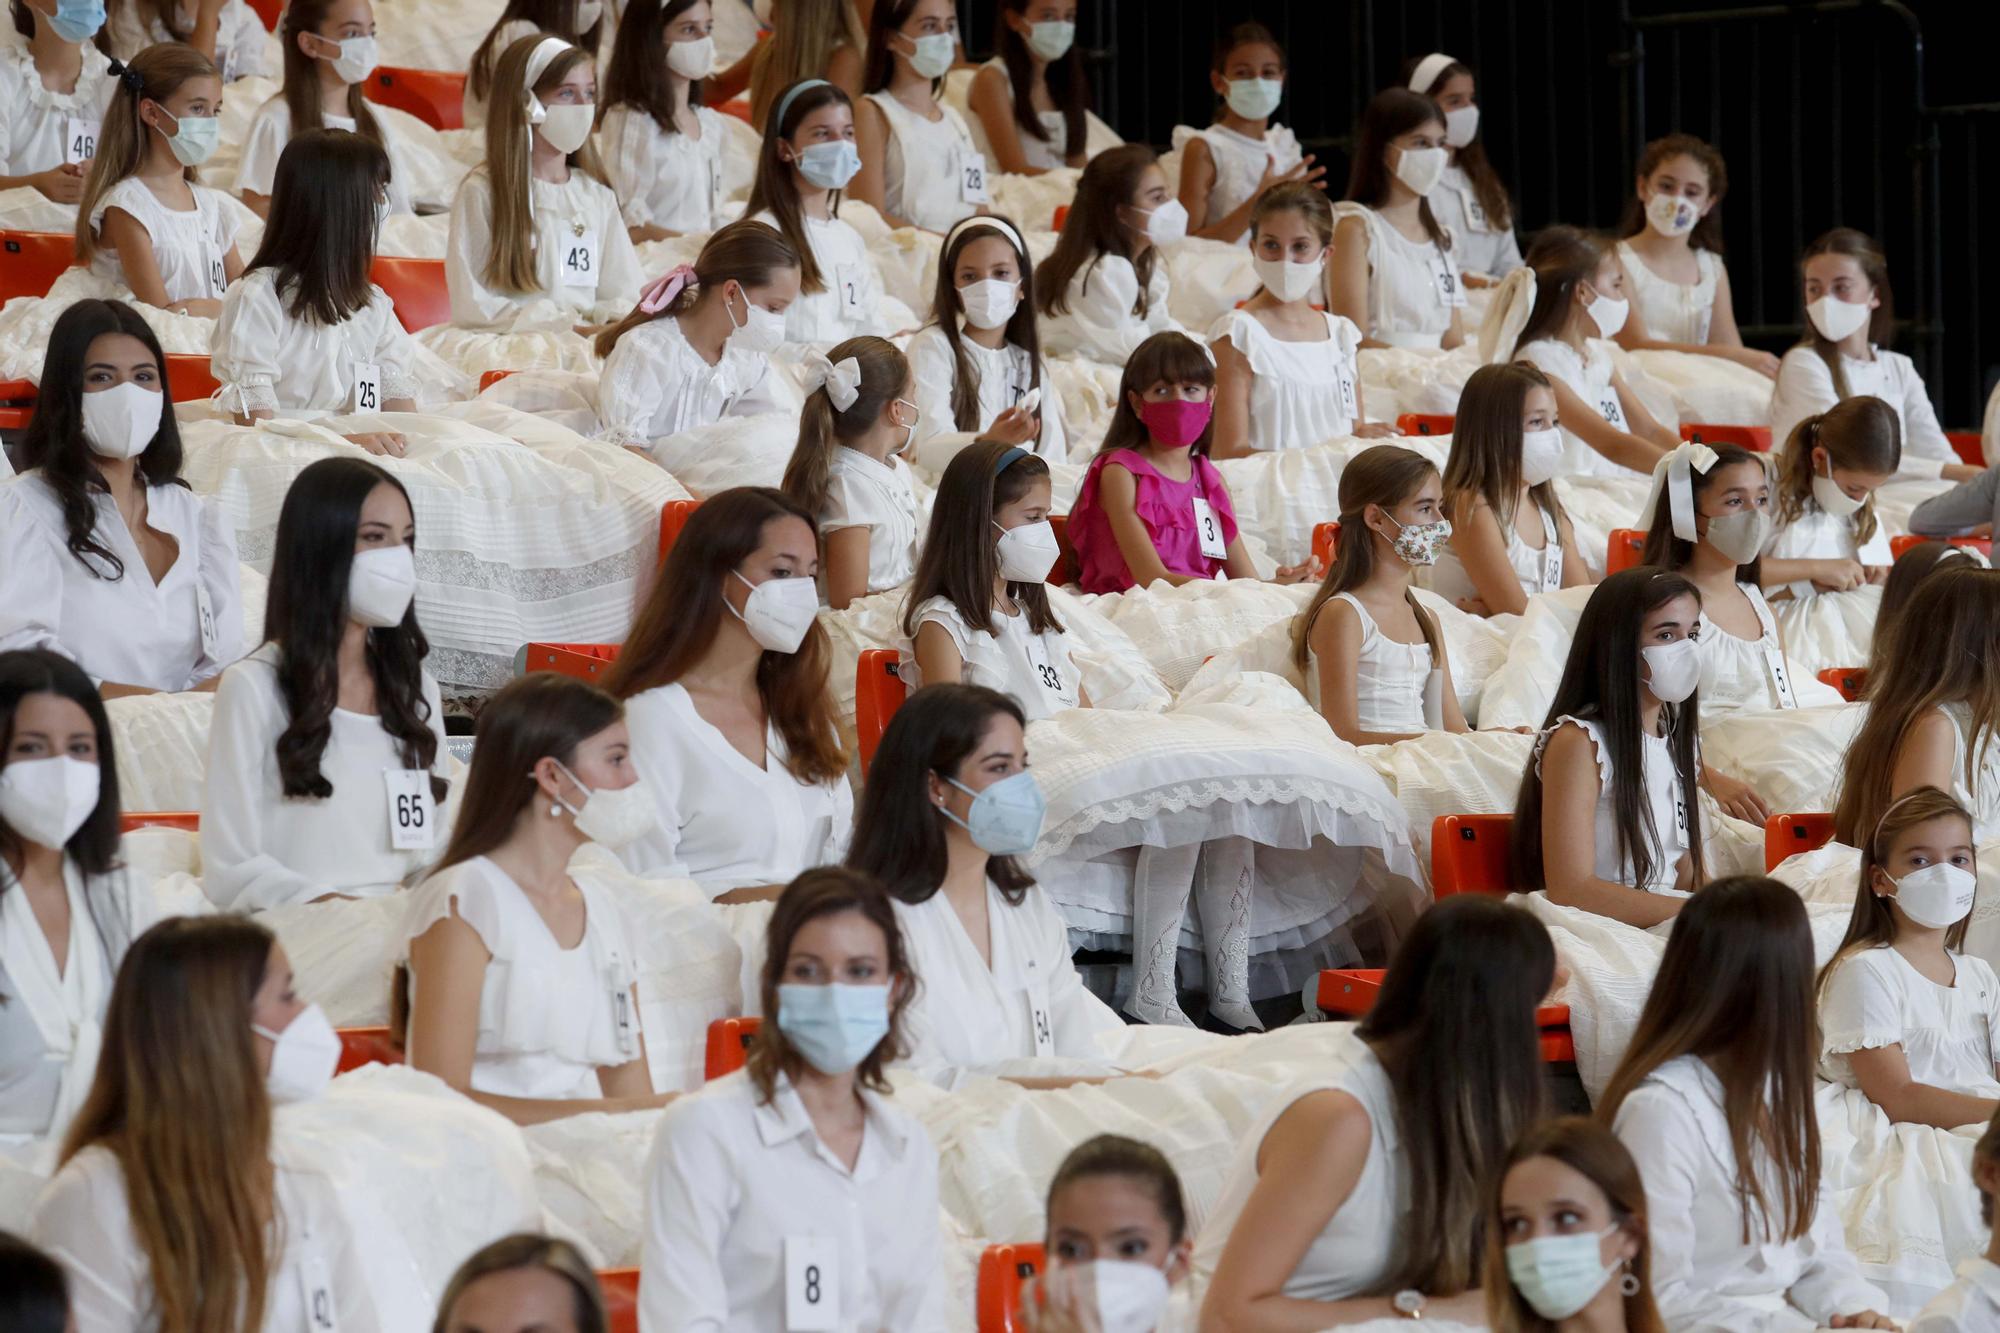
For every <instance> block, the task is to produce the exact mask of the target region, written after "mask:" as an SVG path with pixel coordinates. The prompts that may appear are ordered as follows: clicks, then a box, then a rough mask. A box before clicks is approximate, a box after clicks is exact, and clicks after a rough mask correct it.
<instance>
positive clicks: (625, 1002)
mask: <svg viewBox="0 0 2000 1333" xmlns="http://www.w3.org/2000/svg"><path fill="white" fill-rule="evenodd" d="M611 1018H612V1021H613V1023H615V1024H616V1025H617V1031H618V1050H619V1052H620V1053H621V1054H624V1055H627V1056H635V1055H637V1054H638V1053H639V1025H638V1024H637V1023H636V1022H634V1021H633V1018H632V990H631V987H629V986H613V987H612V988H611Z"/></svg>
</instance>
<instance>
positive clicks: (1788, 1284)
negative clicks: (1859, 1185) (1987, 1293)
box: [1612, 1055, 1889, 1333]
mask: <svg viewBox="0 0 2000 1333" xmlns="http://www.w3.org/2000/svg"><path fill="white" fill-rule="evenodd" d="M1612 1129H1613V1130H1614V1131H1615V1132H1616V1133H1617V1135H1618V1137H1619V1138H1620V1139H1621V1140H1623V1141H1624V1144H1625V1146H1626V1148H1627V1149H1629V1150H1630V1151H1631V1154H1632V1160H1633V1161H1634V1162H1636V1163H1637V1164H1638V1166H1639V1174H1640V1176H1641V1177H1642V1178H1643V1179H1644V1180H1645V1183H1646V1215H1647V1217H1648V1218H1649V1219H1650V1224H1651V1227H1652V1245H1653V1296H1654V1299H1655V1300H1656V1301H1658V1303H1659V1307H1660V1313H1661V1314H1662V1315H1663V1316H1665V1318H1666V1322H1667V1327H1669V1328H1676V1329H1693V1328H1702V1329H1729V1330H1731V1333H1805V1330H1808V1329H1812V1328H1816V1327H1821V1326H1824V1325H1825V1323H1826V1322H1827V1321H1828V1320H1829V1319H1831V1318H1832V1317H1833V1316H1834V1315H1836V1314H1852V1313H1854V1312H1856V1311H1859V1310H1876V1311H1886V1310H1887V1309H1888V1308H1889V1298H1888V1297H1887V1296H1885V1295H1883V1293H1882V1292H1881V1291H1879V1290H1877V1289H1876V1288H1875V1287H1874V1286H1873V1285H1871V1284H1870V1283H1869V1282H1867V1281H1866V1280H1864V1279H1863V1278H1862V1276H1861V1270H1860V1266H1859V1265H1858V1264H1857V1263H1856V1262H1855V1259H1854V1256H1853V1255H1852V1254H1851V1253H1849V1252H1848V1249H1847V1241H1846V1238H1845V1237H1844V1236H1843V1235H1842V1234H1841V1225H1840V1214H1839V1213H1838V1211H1836V1210H1835V1209H1833V1208H1829V1207H1825V1206H1824V1202H1825V1200H1824V1197H1822V1199H1821V1201H1820V1202H1821V1206H1819V1207H1817V1208H1815V1210H1814V1213H1813V1220H1812V1226H1811V1229H1810V1230H1809V1231H1808V1232H1807V1234H1806V1235H1805V1236H1804V1237H1802V1238H1801V1239H1798V1240H1777V1239H1774V1238H1771V1237H1770V1236H1769V1231H1770V1224H1769V1223H1767V1222H1765V1223H1760V1224H1759V1228H1758V1232H1759V1234H1760V1235H1761V1236H1762V1237H1763V1238H1761V1239H1759V1240H1757V1241H1755V1242H1753V1243H1750V1244H1745V1243H1744V1242H1743V1210H1742V1205H1741V1203H1740V1202H1739V1196H1738V1194H1737V1188H1736V1180H1737V1176H1736V1154H1735V1152H1734V1151H1733V1150H1732V1149H1731V1148H1730V1138H1729V1121H1728V1118H1727V1117H1726V1116H1725V1115H1724V1114H1723V1110H1722V1081H1721V1080H1720V1079H1718V1078H1717V1077H1716V1076H1715V1072H1714V1071H1713V1070H1712V1069H1710V1068H1709V1067H1708V1065H1707V1064H1706V1063H1705V1062H1703V1061H1702V1060H1701V1058H1700V1057H1698V1056H1693V1055H1682V1056H1677V1057H1675V1058H1674V1059H1672V1060H1669V1061H1667V1062H1666V1063H1665V1064H1663V1065H1661V1066H1660V1067H1659V1068H1658V1069H1656V1070H1654V1071H1653V1072H1652V1073H1651V1074H1649V1075H1647V1076H1646V1079H1645V1081H1644V1082H1642V1083H1641V1084H1640V1085H1639V1086H1638V1087H1637V1088H1635V1089H1634V1090H1633V1091H1632V1093H1631V1095H1630V1096H1628V1097H1627V1098H1626V1099H1625V1100H1624V1102H1623V1103H1622V1104H1621V1105H1620V1106H1619V1108H1618V1116H1617V1119H1616V1121H1615V1122H1614V1123H1613V1125H1612ZM1762 1170H1763V1171H1765V1172H1768V1171H1769V1166H1768V1164H1766V1165H1765V1166H1764V1167H1763V1168H1762ZM1764 1193H1765V1197H1767V1198H1771V1199H1777V1198H1780V1197H1782V1195H1781V1194H1780V1193H1779V1191H1778V1190H1777V1188H1776V1181H1775V1180H1771V1179H1769V1178H1768V1176H1767V1177H1766V1184H1765V1189H1764Z"/></svg>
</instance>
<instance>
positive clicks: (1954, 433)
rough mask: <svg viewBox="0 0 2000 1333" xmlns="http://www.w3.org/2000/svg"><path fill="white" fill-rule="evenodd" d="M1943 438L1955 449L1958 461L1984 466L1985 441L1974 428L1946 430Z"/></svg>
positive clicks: (1974, 465)
mask: <svg viewBox="0 0 2000 1333" xmlns="http://www.w3.org/2000/svg"><path fill="white" fill-rule="evenodd" d="M1944 438H1945V439H1946V440H1947V441H1948V442H1949V443H1950V445H1951V447H1952V448H1953V449H1954V450H1956V451H1957V453H1958V457H1959V461H1960V462H1963V463H1970V464H1971V465H1972V466H1973V467H1985V466H1986V442H1985V440H1984V439H1983V438H1982V437H1981V436H1980V434H1979V432H1978V431H1976V430H1948V431H1946V432H1945V433H1944Z"/></svg>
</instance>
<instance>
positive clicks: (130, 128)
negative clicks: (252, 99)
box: [76, 42, 222, 264]
mask: <svg viewBox="0 0 2000 1333" xmlns="http://www.w3.org/2000/svg"><path fill="white" fill-rule="evenodd" d="M113 63H114V64H116V62H115V61H114V62H113ZM221 77H222V76H221V75H220V74H218V73H217V72H216V69H215V62H214V61H212V60H210V59H209V58H208V57H207V56H205V55H203V54H202V53H201V52H199V51H197V50H195V49H194V48H193V47H192V46H183V45H181V44H180V43H179V42H161V43H159V44H158V45H157V46H149V47H147V48H146V49H145V50H143V51H141V52H140V53H139V54H138V55H136V56H133V57H132V63H131V64H129V65H124V66H121V67H120V72H119V73H118V74H117V76H116V79H117V82H116V85H115V86H114V88H113V90H112V93H111V101H110V102H109V103H108V104H107V105H106V106H105V108H104V124H103V126H102V127H101V128H100V129H99V131H98V135H97V156H96V157H93V158H92V159H90V175H89V176H87V177H85V178H84V183H83V198H81V199H79V200H78V201H77V205H76V260H77V262H78V263H79V264H88V263H89V262H90V261H91V260H92V259H93V258H94V257H95V256H96V254H97V248H98V247H97V231H96V229H95V228H94V227H93V226H92V225H91V217H92V215H94V214H95V213H96V212H97V205H98V204H99V203H100V202H101V201H102V200H103V198H104V196H105V195H107V194H109V193H110V192H111V187H112V186H114V185H116V184H117V183H118V182H119V181H122V180H124V179H125V178H126V177H128V176H136V175H138V174H139V168H140V167H142V166H144V165H145V164H146V153H147V152H148V150H149V149H150V147H151V144H150V142H149V141H148V139H147V137H146V136H147V135H148V134H150V133H152V131H151V130H150V129H149V128H148V127H147V125H146V123H145V122H144V121H142V120H140V119H139V103H140V102H141V101H147V102H165V101H166V99H167V98H169V97H172V96H173V95H174V94H175V93H177V92H179V91H180V90H181V86H182V85H183V84H186V83H187V82H189V81H190V80H192V79H204V78H206V79H220V78H221ZM181 175H182V176H183V177H184V178H186V179H187V180H188V181H189V182H192V181H194V180H195V179H196V177H195V170H194V168H193V167H185V168H183V169H182V171H181Z"/></svg>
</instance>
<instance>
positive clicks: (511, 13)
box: [465, 0, 606, 133]
mask: <svg viewBox="0 0 2000 1333" xmlns="http://www.w3.org/2000/svg"><path fill="white" fill-rule="evenodd" d="M605 17H606V16H605V13H604V5H603V3H602V0H506V3H505V5H504V6H503V7H502V8H501V10H500V13H499V15H498V17H496V18H495V19H494V20H493V26H492V27H491V28H488V29H487V30H486V36H485V37H484V38H482V39H481V40H480V43H479V46H478V47H477V48H476V49H475V50H474V51H473V53H472V59H471V60H470V61H468V62H467V63H466V80H465V128H466V129H468V130H471V131H473V132H474V133H478V132H479V131H480V130H483V129H484V128H485V127H486V119H487V107H488V104H489V103H490V102H491V101H493V100H494V99H495V98H497V97H498V96H499V95H500V94H499V87H498V84H499V79H500V61H501V58H502V57H503V56H505V55H506V54H507V48H508V47H510V46H512V45H513V44H514V43H516V42H518V41H520V40H521V39H522V38H523V37H539V36H548V37H560V38H562V39H563V40H564V41H566V42H568V43H569V44H570V45H571V46H574V47H577V48H579V49H581V50H583V51H585V52H588V53H589V54H590V55H591V57H592V58H593V59H595V58H596V54H597V52H598V50H599V43H600V42H601V41H602V39H603V36H604V19H605Z"/></svg>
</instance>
